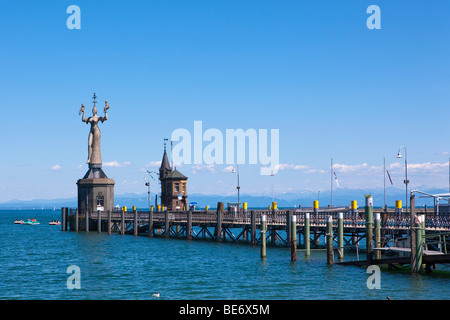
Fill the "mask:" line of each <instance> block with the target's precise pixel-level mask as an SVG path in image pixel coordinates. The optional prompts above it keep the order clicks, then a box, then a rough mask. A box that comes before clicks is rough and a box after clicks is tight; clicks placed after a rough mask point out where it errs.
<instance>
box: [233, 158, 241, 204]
mask: <svg viewBox="0 0 450 320" xmlns="http://www.w3.org/2000/svg"><path fill="white" fill-rule="evenodd" d="M236 168H237V172H236V169H235V167H234V166H233V170H232V173H237V187H236V189H237V192H238V211H240V207H241V198H240V192H239V191H240V189H241V187H240V186H239V166H238V165H236Z"/></svg>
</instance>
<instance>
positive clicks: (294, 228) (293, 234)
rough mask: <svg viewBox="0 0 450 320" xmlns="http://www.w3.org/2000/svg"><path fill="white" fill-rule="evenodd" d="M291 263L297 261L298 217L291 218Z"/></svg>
mask: <svg viewBox="0 0 450 320" xmlns="http://www.w3.org/2000/svg"><path fill="white" fill-rule="evenodd" d="M291 261H297V216H296V215H295V214H293V215H292V216H291Z"/></svg>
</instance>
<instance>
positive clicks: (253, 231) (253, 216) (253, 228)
mask: <svg viewBox="0 0 450 320" xmlns="http://www.w3.org/2000/svg"><path fill="white" fill-rule="evenodd" d="M250 224H251V241H252V245H255V244H256V212H255V211H254V210H252V211H250Z"/></svg>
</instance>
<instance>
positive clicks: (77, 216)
mask: <svg viewBox="0 0 450 320" xmlns="http://www.w3.org/2000/svg"><path fill="white" fill-rule="evenodd" d="M79 219H80V218H79V213H78V209H75V231H77V232H78V221H79Z"/></svg>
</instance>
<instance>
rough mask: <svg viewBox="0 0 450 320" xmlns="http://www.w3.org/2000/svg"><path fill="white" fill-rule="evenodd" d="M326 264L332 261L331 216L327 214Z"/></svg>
mask: <svg viewBox="0 0 450 320" xmlns="http://www.w3.org/2000/svg"><path fill="white" fill-rule="evenodd" d="M326 236H327V264H328V265H331V264H333V263H334V255H333V216H331V215H329V216H328V219H327V234H326Z"/></svg>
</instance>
